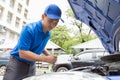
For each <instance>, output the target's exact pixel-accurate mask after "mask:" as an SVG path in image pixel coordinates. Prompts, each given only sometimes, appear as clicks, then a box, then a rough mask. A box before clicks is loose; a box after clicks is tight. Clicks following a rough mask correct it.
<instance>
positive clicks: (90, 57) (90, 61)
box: [71, 52, 96, 68]
mask: <svg viewBox="0 0 120 80" xmlns="http://www.w3.org/2000/svg"><path fill="white" fill-rule="evenodd" d="M95 56H96V54H93V52H83V53H82V52H81V53H79V54H78V55H77V56H75V57H74V59H73V60H72V61H71V64H72V66H73V68H76V67H84V66H92V65H94V63H95V58H96V57H95Z"/></svg>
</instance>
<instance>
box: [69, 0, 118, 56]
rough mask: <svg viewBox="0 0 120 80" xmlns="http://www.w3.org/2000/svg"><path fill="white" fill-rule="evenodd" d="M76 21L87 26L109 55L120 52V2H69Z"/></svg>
mask: <svg viewBox="0 0 120 80" xmlns="http://www.w3.org/2000/svg"><path fill="white" fill-rule="evenodd" d="M68 2H69V4H70V6H71V8H72V10H73V12H74V14H75V17H76V19H78V20H80V21H81V22H83V23H85V24H87V25H88V26H89V27H90V28H91V29H92V30H93V31H94V32H95V33H96V34H97V36H98V37H99V39H100V40H101V42H102V44H103V46H104V47H105V49H106V50H108V52H109V53H111V54H114V53H115V52H119V40H120V0H68Z"/></svg>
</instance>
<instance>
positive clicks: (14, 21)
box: [0, 0, 29, 45]
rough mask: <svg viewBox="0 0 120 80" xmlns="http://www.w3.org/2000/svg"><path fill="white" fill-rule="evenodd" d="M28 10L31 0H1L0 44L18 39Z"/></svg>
mask: <svg viewBox="0 0 120 80" xmlns="http://www.w3.org/2000/svg"><path fill="white" fill-rule="evenodd" d="M28 12H29V0H0V45H1V44H5V43H9V44H11V43H14V42H16V41H17V40H18V37H19V33H20V31H21V29H22V27H23V25H24V24H26V23H27V16H28Z"/></svg>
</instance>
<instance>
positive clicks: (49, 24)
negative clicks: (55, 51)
mask: <svg viewBox="0 0 120 80" xmlns="http://www.w3.org/2000/svg"><path fill="white" fill-rule="evenodd" d="M43 22H44V23H43V24H44V27H46V28H47V29H48V31H50V30H52V29H53V28H54V27H55V26H56V25H57V24H58V22H59V19H50V18H48V16H47V15H44V18H43Z"/></svg>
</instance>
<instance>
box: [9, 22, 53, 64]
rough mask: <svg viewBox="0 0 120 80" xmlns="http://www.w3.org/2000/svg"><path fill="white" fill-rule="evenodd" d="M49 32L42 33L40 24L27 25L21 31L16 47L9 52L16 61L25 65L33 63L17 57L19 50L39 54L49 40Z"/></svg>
mask: <svg viewBox="0 0 120 80" xmlns="http://www.w3.org/2000/svg"><path fill="white" fill-rule="evenodd" d="M50 35H51V33H50V31H48V32H47V33H44V32H43V28H42V22H41V21H38V22H34V23H30V24H27V25H26V26H25V27H24V28H23V29H22V31H21V34H20V38H19V40H18V43H17V45H16V46H15V47H14V49H13V50H12V51H11V53H10V54H11V55H13V56H14V57H16V58H17V59H18V60H20V61H23V62H26V63H30V64H31V63H34V62H32V61H28V60H25V59H23V58H20V57H19V50H29V51H32V52H34V53H36V54H41V53H42V51H43V50H44V48H45V46H46V44H47V42H48V40H49V39H50Z"/></svg>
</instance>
